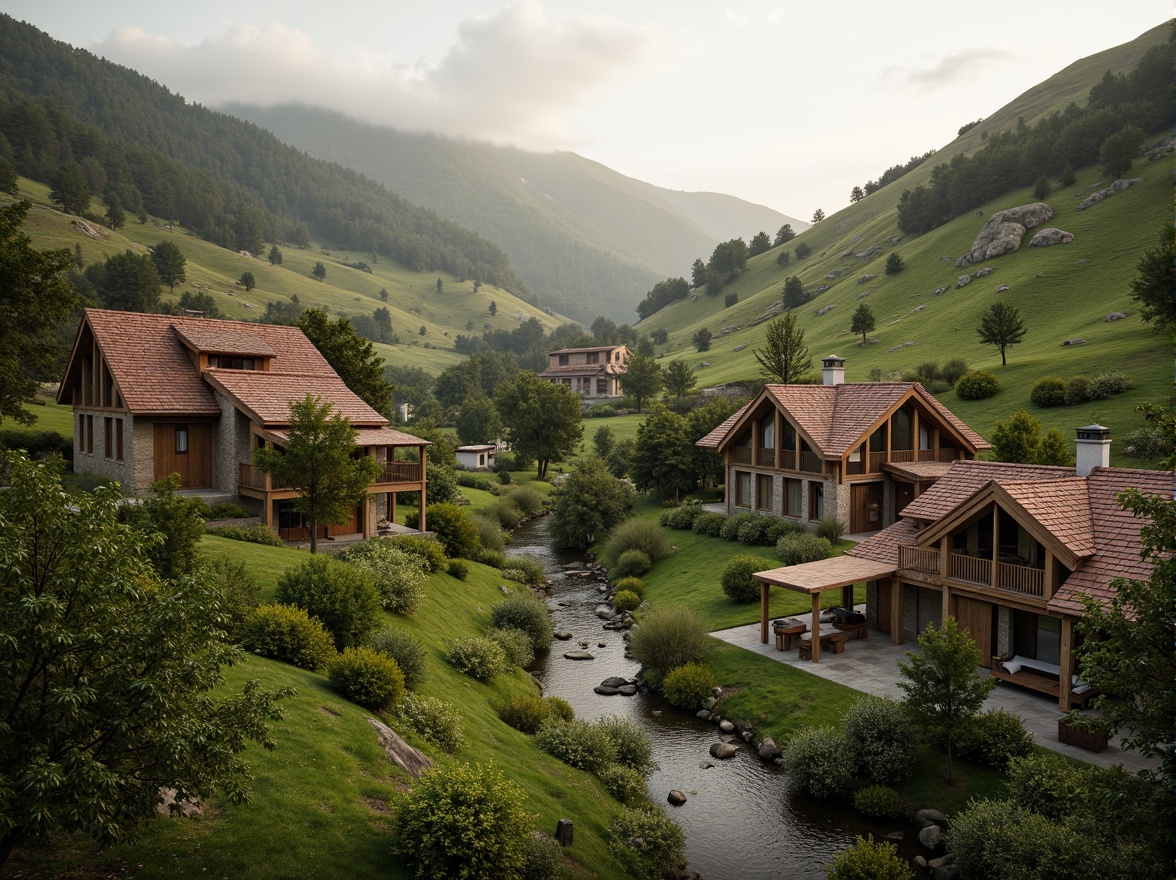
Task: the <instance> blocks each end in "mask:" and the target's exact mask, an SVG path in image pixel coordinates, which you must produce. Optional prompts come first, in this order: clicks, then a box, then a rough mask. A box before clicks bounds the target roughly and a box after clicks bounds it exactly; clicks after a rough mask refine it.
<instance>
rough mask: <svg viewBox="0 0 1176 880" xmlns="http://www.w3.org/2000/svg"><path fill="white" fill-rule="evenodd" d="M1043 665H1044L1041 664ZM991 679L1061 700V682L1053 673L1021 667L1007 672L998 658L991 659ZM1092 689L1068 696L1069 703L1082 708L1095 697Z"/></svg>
mask: <svg viewBox="0 0 1176 880" xmlns="http://www.w3.org/2000/svg"><path fill="white" fill-rule="evenodd" d="M1043 665H1044V664H1043ZM992 677H993V678H999V679H1000V680H1001V681H1007V682H1011V683H1012V684H1015V685H1020V686H1021V687H1024V688H1029V689H1030V690H1034V691H1037V692H1038V693H1041V694H1048V695H1049V696H1051V697H1053V698H1054V699H1055V700H1059V701H1060V699H1061V696H1062V694H1061V682H1060V681H1058V676H1057V674H1055V673H1052V672H1049V671H1047V670H1043V669H1033V668H1030V667H1028V666H1022V668H1021V669H1019V670H1018V671H1017V672H1009V671H1008V670H1006V669H1005V667H1004V661H1003V660H1001V659H1000V658H999V657H993V658H992ZM1095 693H1096V692H1095V690H1094V688H1091V689H1090V690H1088V691H1085V692H1083V693H1081V694H1075V693H1071V694H1070V702H1071V703H1072V704H1073V705H1075V706H1078V707H1080V708H1081V707H1083V706H1085V705H1086V704H1087V702H1089V700H1090V698H1091V697H1093V696H1094V695H1095Z"/></svg>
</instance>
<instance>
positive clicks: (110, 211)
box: [106, 193, 127, 229]
mask: <svg viewBox="0 0 1176 880" xmlns="http://www.w3.org/2000/svg"><path fill="white" fill-rule="evenodd" d="M126 222H127V212H126V211H124V210H123V206H122V202H121V201H119V198H118V196H116V195H114V193H111V194H110V195H108V196H107V197H106V223H107V225H108V226H109V227H110V228H111V229H122V228H123V226H125V225H126Z"/></svg>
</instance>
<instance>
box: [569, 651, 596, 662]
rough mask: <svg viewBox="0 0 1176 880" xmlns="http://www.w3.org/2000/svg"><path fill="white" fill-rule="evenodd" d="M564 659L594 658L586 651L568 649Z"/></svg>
mask: <svg viewBox="0 0 1176 880" xmlns="http://www.w3.org/2000/svg"><path fill="white" fill-rule="evenodd" d="M564 659H565V660H595V659H596V658H595V657H593V656H592V655H591V654H589V653H588V652H587V651H568V652H567V653H566V654H564Z"/></svg>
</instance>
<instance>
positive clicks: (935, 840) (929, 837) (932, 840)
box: [919, 825, 943, 852]
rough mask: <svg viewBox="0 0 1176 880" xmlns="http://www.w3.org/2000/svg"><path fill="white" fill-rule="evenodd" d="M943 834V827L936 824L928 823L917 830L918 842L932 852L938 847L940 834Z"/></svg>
mask: <svg viewBox="0 0 1176 880" xmlns="http://www.w3.org/2000/svg"><path fill="white" fill-rule="evenodd" d="M942 834H943V829H942V828H940V827H939V826H938V825H928V826H927V827H926V828H924V829H922V830H921V831H920V832H919V844H920V845H921V846H922V847H923V848H924V849H929V850H931V851H932V852H934V851H935V850H937V849H938V848H939V844H940V840H939V838H940V835H942Z"/></svg>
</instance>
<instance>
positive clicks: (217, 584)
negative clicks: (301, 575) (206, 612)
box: [199, 556, 261, 639]
mask: <svg viewBox="0 0 1176 880" xmlns="http://www.w3.org/2000/svg"><path fill="white" fill-rule="evenodd" d="M199 576H200V578H201V579H202V580H203V581H204V582H205V583H206V584H208V585H209V586H210V587H211V588H212V589H214V590H216V592H217V593H218V594H219V595H220V597H221V611H222V613H223V614H224V615H225V622H224V627H225V631H226V632H227V633H228V634H229V637H230V638H232V639H239V638H241V635H242V633H243V632H244V631H245V624H246V623H247V622H248V620H249V616H250V615H251V614H252V613H253V609H255V608H256V607H257V603H258V600H259V599H260V597H261V586H260V585H259V584H258V583H257V578H255V577H254V576H253V575H252V574H251V573H250V572H249V569H248V568H246V567H245V563H243V562H238V561H237V560H234V559H230V558H229V557H227V556H214V557H212V558H205V559H204V560H203V562H202V563H201V565H200V569H199Z"/></svg>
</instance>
